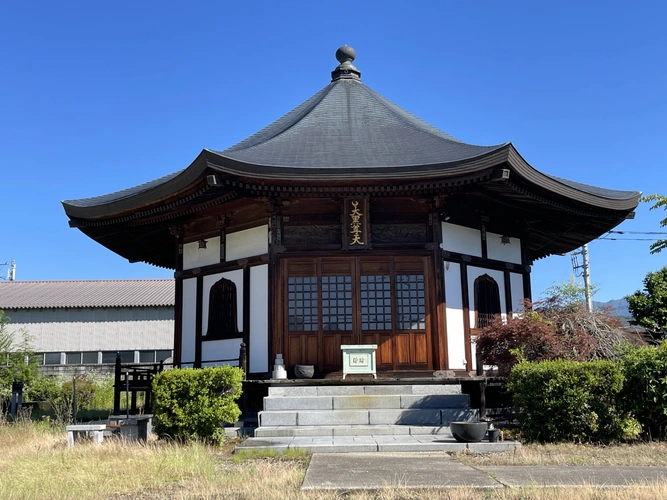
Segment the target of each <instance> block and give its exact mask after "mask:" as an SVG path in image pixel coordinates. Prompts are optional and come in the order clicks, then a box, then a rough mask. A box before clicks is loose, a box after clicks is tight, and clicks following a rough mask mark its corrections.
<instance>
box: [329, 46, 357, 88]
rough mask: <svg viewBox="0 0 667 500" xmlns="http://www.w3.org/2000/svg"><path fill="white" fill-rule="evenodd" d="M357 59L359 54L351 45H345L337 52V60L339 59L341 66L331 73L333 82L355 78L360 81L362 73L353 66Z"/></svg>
mask: <svg viewBox="0 0 667 500" xmlns="http://www.w3.org/2000/svg"><path fill="white" fill-rule="evenodd" d="M355 57H357V53H356V52H355V51H354V49H353V48H352V47H350V46H349V45H343V46H342V47H340V48H339V49H338V50H337V51H336V59H338V62H339V63H340V64H339V65H338V66H337V67H336V69H335V70H333V71H332V72H331V81H332V82H335V81H336V80H340V79H342V78H354V79H357V80H358V79H359V78H360V77H361V71H359V70H358V69H357V68H356V67H355V66H354V64H352V61H354V58H355Z"/></svg>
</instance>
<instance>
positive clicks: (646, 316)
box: [626, 266, 667, 342]
mask: <svg viewBox="0 0 667 500" xmlns="http://www.w3.org/2000/svg"><path fill="white" fill-rule="evenodd" d="M626 299H627V301H628V308H629V309H630V313H631V314H632V318H633V321H632V323H633V324H635V325H639V326H643V327H644V328H646V331H647V332H648V334H649V335H650V336H651V338H652V339H653V340H654V341H656V342H657V341H660V340H663V339H664V338H665V333H667V266H665V267H663V268H662V269H660V270H659V271H655V272H649V273H648V274H647V275H646V277H645V278H644V289H643V290H637V291H636V292H635V293H634V294H632V295H628V296H627V297H626Z"/></svg>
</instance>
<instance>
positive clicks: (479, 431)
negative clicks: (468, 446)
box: [449, 422, 488, 443]
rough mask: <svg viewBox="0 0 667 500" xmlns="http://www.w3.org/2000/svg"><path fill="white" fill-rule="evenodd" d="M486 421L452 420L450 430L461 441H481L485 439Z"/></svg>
mask: <svg viewBox="0 0 667 500" xmlns="http://www.w3.org/2000/svg"><path fill="white" fill-rule="evenodd" d="M487 427H488V425H487V423H486V422H451V423H450V424H449V430H450V431H451V432H452V436H454V439H456V440H457V441H458V442H459V443H479V442H480V441H481V440H482V439H484V435H485V434H486V429H487Z"/></svg>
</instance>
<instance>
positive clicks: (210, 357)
mask: <svg viewBox="0 0 667 500" xmlns="http://www.w3.org/2000/svg"><path fill="white" fill-rule="evenodd" d="M241 342H243V339H225V340H209V341H208V342H204V343H203V344H202V353H201V359H202V366H216V365H233V366H237V365H238V359H239V350H240V349H241ZM217 359H231V360H232V361H226V362H222V363H221V362H217V361H214V360H217ZM209 361H212V362H210V363H209Z"/></svg>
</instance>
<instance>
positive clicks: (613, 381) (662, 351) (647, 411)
mask: <svg viewBox="0 0 667 500" xmlns="http://www.w3.org/2000/svg"><path fill="white" fill-rule="evenodd" d="M508 390H510V392H511V393H512V395H513V405H514V407H515V408H516V409H517V417H518V419H519V421H520V422H521V424H522V434H523V436H524V437H525V438H526V439H528V440H531V441H541V442H553V441H577V442H583V441H611V440H632V439H636V438H637V437H639V436H640V435H643V437H645V438H648V439H659V438H665V437H667V346H665V345H663V346H661V347H658V348H656V347H640V348H631V349H629V350H628V351H627V352H626V353H625V356H624V357H623V358H622V359H621V361H619V362H613V361H588V362H575V361H564V360H557V361H542V362H523V363H519V364H517V365H516V366H515V367H514V368H513V369H512V373H511V374H510V377H509V379H508Z"/></svg>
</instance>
